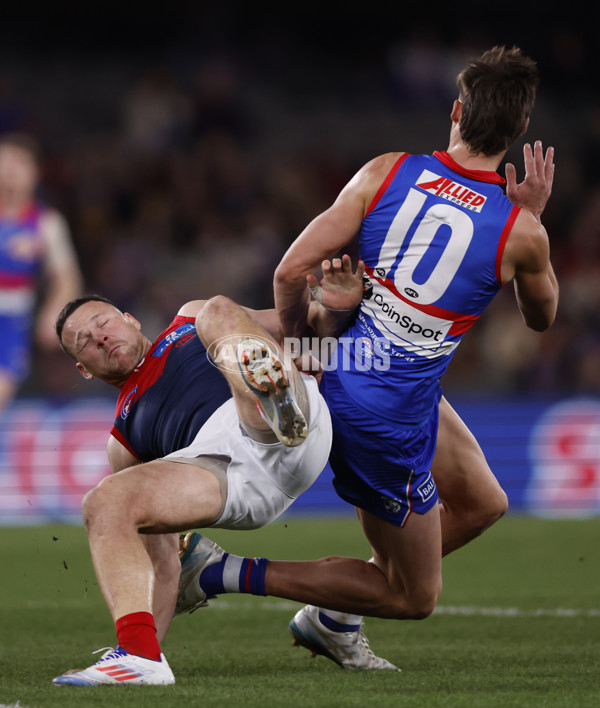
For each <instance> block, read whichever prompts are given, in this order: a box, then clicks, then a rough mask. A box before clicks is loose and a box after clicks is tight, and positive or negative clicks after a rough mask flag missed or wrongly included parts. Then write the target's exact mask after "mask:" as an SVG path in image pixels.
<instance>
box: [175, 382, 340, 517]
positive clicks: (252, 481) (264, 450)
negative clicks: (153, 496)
mask: <svg viewBox="0 0 600 708" xmlns="http://www.w3.org/2000/svg"><path fill="white" fill-rule="evenodd" d="M301 376H302V380H303V381H304V385H305V388H306V394H307V398H308V404H309V412H310V415H309V426H308V437H307V438H306V440H305V441H304V442H303V443H302V444H301V445H298V446H297V447H286V446H285V445H283V443H280V442H269V443H262V442H257V441H256V440H254V439H252V438H251V437H249V436H248V434H247V433H246V431H245V430H244V429H243V428H242V427H241V425H240V420H239V417H238V414H237V410H236V407H235V402H234V400H233V399H230V400H229V401H226V402H225V403H224V404H223V405H222V406H220V407H219V408H218V409H217V410H216V411H215V412H214V413H213V414H212V415H211V417H210V418H209V419H208V420H207V421H206V423H205V424H204V425H203V426H202V428H201V429H200V431H199V432H198V435H196V437H195V438H194V441H193V442H192V444H191V445H189V446H188V447H185V448H183V449H181V450H176V451H175V452H172V453H171V454H170V455H167V456H166V457H165V458H164V459H165V460H169V459H172V460H174V461H179V462H187V460H189V462H190V463H192V464H197V465H199V466H200V467H204V466H205V465H204V464H203V463H202V460H195V458H198V457H200V456H202V457H204V459H206V460H207V461H209V462H213V463H214V462H215V461H216V463H217V464H219V462H220V461H223V460H224V462H223V463H222V464H224V465H226V475H227V484H226V490H227V491H226V494H227V499H226V501H225V505H224V508H223V511H222V513H221V515H220V516H219V517H218V518H217V519H216V521H214V522H213V523H212V524H209V526H210V527H211V528H226V529H240V530H244V529H257V528H260V527H261V526H265V525H266V524H269V523H271V522H272V521H274V520H275V519H276V518H277V517H278V516H280V515H281V514H282V513H283V512H284V511H285V510H286V509H287V508H288V507H289V506H290V504H292V502H293V501H294V500H295V499H297V498H298V497H299V496H300V494H302V493H303V492H305V491H306V490H307V489H308V488H309V487H310V485H311V484H312V483H313V482H314V481H315V480H316V479H317V477H318V476H319V474H321V472H322V471H323V468H324V467H325V465H326V464H327V460H328V458H329V452H330V449H331V418H330V415H329V409H328V408H327V404H326V403H325V401H324V399H323V397H322V396H321V394H320V392H319V385H318V383H317V381H316V379H315V378H314V377H313V376H308V375H306V374H301ZM211 458H213V460H211ZM206 468H207V469H209V470H211V471H213V472H215V476H217V477H219V475H218V474H217V473H216V472H217V470H215V469H214V464H213V465H211V464H207V465H206Z"/></svg>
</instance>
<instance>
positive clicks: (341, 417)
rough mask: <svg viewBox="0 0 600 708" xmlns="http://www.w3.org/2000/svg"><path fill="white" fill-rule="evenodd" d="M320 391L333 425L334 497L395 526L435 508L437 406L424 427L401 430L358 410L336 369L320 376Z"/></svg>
mask: <svg viewBox="0 0 600 708" xmlns="http://www.w3.org/2000/svg"><path fill="white" fill-rule="evenodd" d="M320 388H321V393H322V394H323V396H324V398H325V400H326V401H327V405H328V406H329V411H330V413H331V420H332V424H333V443H332V447H331V455H330V458H329V462H330V464H331V468H332V470H333V475H334V479H333V485H334V487H335V490H336V492H337V493H338V495H339V496H340V497H341V498H342V499H344V500H345V501H347V502H348V503H350V504H353V505H354V506H357V507H359V508H360V509H364V510H365V511H368V512H369V513H371V514H373V515H374V516H376V517H378V518H380V519H383V520H384V521H388V522H389V523H391V524H394V525H395V526H404V524H405V523H406V520H407V519H408V517H409V515H410V514H411V512H413V511H414V512H417V513H418V514H425V513H426V512H427V511H429V510H430V509H431V508H433V507H434V506H435V505H436V504H437V503H438V491H437V487H436V485H435V481H434V479H433V476H432V474H431V464H432V462H433V456H434V454H435V447H436V442H437V429H438V418H439V413H438V407H437V405H436V406H434V409H433V411H432V415H431V417H430V418H429V419H428V420H427V422H426V423H425V424H423V425H422V426H417V427H410V426H401V425H399V424H394V422H393V421H391V422H388V421H385V420H383V419H377V418H376V417H375V416H373V414H372V413H370V412H369V411H366V410H364V409H363V408H360V407H359V406H357V405H356V404H355V403H354V401H353V400H352V398H350V396H349V395H348V394H347V392H346V390H345V388H344V387H343V385H342V384H341V383H340V380H339V378H338V377H337V374H336V372H335V371H326V372H325V373H324V374H323V378H322V380H321V387H320Z"/></svg>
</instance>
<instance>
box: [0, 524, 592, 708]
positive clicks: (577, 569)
mask: <svg viewBox="0 0 600 708" xmlns="http://www.w3.org/2000/svg"><path fill="white" fill-rule="evenodd" d="M211 536H212V537H213V538H215V540H217V541H219V542H220V543H222V544H223V545H225V546H226V547H227V549H228V550H231V551H233V552H236V553H242V554H246V553H247V554H252V555H266V556H269V557H273V558H275V557H277V558H303V557H305V558H317V557H320V556H323V555H329V554H340V555H358V556H361V557H366V556H367V554H368V548H367V546H366V543H365V541H364V539H363V538H362V535H361V532H360V528H359V526H358V523H357V522H356V521H355V520H354V519H352V518H348V519H338V520H335V519H332V520H320V519H319V520H317V519H314V520H298V519H295V518H293V517H292V518H290V519H288V520H287V521H285V522H279V523H277V524H274V525H273V526H271V527H268V528H266V529H261V530H260V531H252V532H244V533H240V532H227V531H219V532H213V533H212V534H211ZM599 540H600V519H593V520H587V521H566V520H565V521H547V520H539V519H531V518H520V517H516V516H515V517H513V516H509V517H507V518H505V519H503V520H502V521H501V522H499V523H498V524H497V525H496V526H495V527H493V528H492V529H491V530H490V531H488V532H487V533H486V534H485V535H484V536H482V537H481V538H480V539H478V540H476V541H474V542H473V543H472V544H470V545H469V546H468V547H467V548H465V549H462V550H461V551H458V552H457V553H455V554H453V555H452V556H450V557H448V558H447V559H446V560H445V564H444V591H443V595H442V597H441V599H440V603H439V608H438V611H436V613H435V614H434V615H433V616H432V617H430V618H429V619H427V620H425V621H423V622H402V623H400V622H396V621H390V620H387V621H386V620H375V619H370V620H367V623H366V631H367V634H368V636H369V638H370V641H371V645H372V647H373V648H374V650H375V651H376V652H377V653H379V654H380V655H382V656H385V657H387V658H388V659H390V660H391V661H393V662H395V663H397V664H398V665H400V666H401V667H402V669H403V671H402V673H400V674H395V673H389V672H380V673H351V672H348V671H341V670H340V669H338V668H337V667H336V666H335V665H334V664H332V663H331V662H329V661H327V660H326V659H324V658H323V657H318V658H316V659H311V658H310V655H309V653H308V652H307V651H306V650H304V649H300V648H293V647H292V646H291V640H290V638H289V635H288V634H287V623H288V621H289V619H290V618H291V616H292V615H293V614H294V611H295V610H296V608H297V607H299V605H297V604H295V603H291V602H287V601H284V600H278V599H271V598H268V599H267V598H254V597H248V596H239V595H228V596H226V597H222V598H221V599H220V600H218V601H215V602H214V603H212V606H211V607H209V608H206V609H203V610H200V611H198V612H196V613H194V614H193V615H186V616H184V617H181V618H179V619H177V620H176V622H175V623H174V624H173V627H172V629H171V632H170V634H169V636H168V637H167V640H166V641H165V643H164V650H165V653H166V654H167V656H168V659H169V663H170V664H171V667H172V668H173V670H174V672H175V675H176V678H177V683H176V684H175V685H174V686H168V687H134V686H130V687H112V686H109V687H98V688H76V687H57V686H53V685H51V683H50V680H51V679H52V677H53V676H55V675H57V674H59V673H61V672H62V671H63V670H64V669H67V668H73V667H83V666H86V665H88V664H89V663H92V662H93V661H94V660H95V659H96V658H97V657H92V656H91V654H90V652H91V651H93V650H94V649H98V648H100V647H103V646H107V645H110V644H113V643H114V631H113V628H112V623H111V621H110V617H109V614H108V611H107V610H106V608H105V606H104V603H103V601H102V598H101V596H100V593H99V590H98V586H97V584H96V581H95V577H94V573H93V570H92V567H91V562H90V560H89V554H88V550H87V544H86V539H85V534H84V531H83V529H82V528H80V527H73V526H60V525H56V526H43V527H36V528H21V529H0V561H1V565H0V568H1V573H2V581H1V584H0V707H1V706H6V705H11V706H14V705H18V706H20V708H45V707H46V706H52V707H54V706H56V707H60V708H69V707H70V706H77V707H78V708H80V707H81V706H83V707H87V706H114V705H117V706H136V708H143V707H145V706H157V707H158V706H160V707H161V708H162V707H163V706H165V707H170V706H173V707H175V706H177V707H178V708H179V707H182V706H201V707H202V708H211V707H212V706H215V708H216V707H218V708H224V707H226V706H242V707H243V708H253V707H254V706H256V707H257V708H258V707H260V708H268V707H270V706H273V707H280V706H307V707H308V706H315V707H317V706H319V707H321V706H340V707H345V706H361V707H362V706H424V707H426V708H434V707H437V706H448V707H450V708H461V707H462V706H465V707H467V706H468V707H469V708H479V707H480V706H482V707H485V706H499V707H502V708H504V707H510V706H518V707H519V708H520V707H521V706H531V707H532V708H533V707H535V708H538V707H540V706H561V707H563V706H564V707H565V708H567V707H568V708H580V707H586V706H600V543H599Z"/></svg>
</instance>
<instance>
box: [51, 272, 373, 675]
mask: <svg viewBox="0 0 600 708" xmlns="http://www.w3.org/2000/svg"><path fill="white" fill-rule="evenodd" d="M324 269H325V277H324V288H325V290H324V298H323V304H324V306H321V305H320V304H318V303H314V305H315V307H312V309H311V317H310V318H309V325H310V327H311V328H312V330H313V331H314V332H315V333H316V334H317V335H319V334H335V333H337V331H338V328H339V327H340V326H341V325H342V323H343V322H345V321H347V320H348V318H349V312H350V311H352V310H353V309H354V307H355V306H356V303H358V302H359V301H360V298H361V295H362V278H363V269H362V265H359V267H358V268H357V270H356V272H354V271H353V270H352V267H351V264H350V261H349V259H345V260H344V261H343V263H342V262H340V263H339V264H337V265H330V264H324ZM348 298H349V300H350V302H351V304H352V307H351V308H350V307H343V305H344V302H345V301H346V299H348ZM56 333H57V335H58V338H59V341H60V343H61V345H62V347H63V349H64V350H65V351H66V352H67V353H68V354H70V355H71V356H72V357H73V358H74V359H75V361H76V366H77V369H78V370H79V372H80V373H81V375H82V376H83V377H84V378H85V379H92V378H95V377H96V378H99V379H100V380H102V381H105V382H106V383H109V384H111V385H113V386H115V387H116V388H117V389H119V392H120V395H119V399H118V401H117V406H116V411H115V422H114V425H113V428H112V430H111V436H110V439H109V443H108V457H109V462H110V466H111V469H112V471H113V472H118V474H113V475H111V476H109V477H108V478H106V479H104V480H102V482H101V483H100V484H99V485H98V486H97V487H95V488H94V489H93V490H91V491H90V492H89V493H88V494H87V495H86V497H85V498H84V500H83V505H82V508H83V517H84V521H85V524H86V528H87V532H88V537H89V543H90V550H91V554H92V558H93V562H94V567H95V569H96V575H97V578H98V582H99V585H100V587H101V589H102V592H103V594H104V597H105V599H106V601H107V604H108V606H109V608H110V611H111V613H112V616H113V619H114V621H115V628H116V633H117V642H118V644H117V647H116V649H114V650H110V651H108V652H106V654H105V655H103V656H102V657H101V659H100V660H99V661H98V662H96V663H95V664H93V665H92V666H90V667H88V668H87V669H84V670H82V671H74V672H73V671H70V672H67V673H65V674H63V675H61V676H58V677H57V678H55V679H54V683H55V684H57V685H79V686H93V685H96V684H100V683H113V684H121V685H125V684H134V685H136V684H171V683H173V682H174V680H175V679H174V676H173V673H172V671H171V669H170V667H169V665H168V663H167V660H166V659H165V657H164V655H163V654H162V652H161V648H160V642H161V641H162V638H163V637H164V635H165V634H166V631H167V628H168V626H169V624H170V622H171V619H172V618H173V615H174V611H175V603H176V600H177V588H178V582H179V576H180V572H181V565H180V562H179V557H178V552H179V542H178V536H177V534H176V533H173V532H176V531H183V530H187V529H189V528H196V527H207V526H208V527H211V526H212V527H224V528H229V529H253V528H258V527H260V526H263V525H265V524H267V523H270V522H271V521H273V520H274V519H275V518H277V517H278V516H279V515H280V514H282V513H283V511H285V509H286V508H287V507H288V506H289V505H290V504H291V503H292V502H293V501H294V499H296V498H297V497H298V496H299V495H300V494H302V492H304V491H305V490H306V489H307V488H308V487H309V486H310V485H311V484H312V483H313V482H314V480H315V479H316V478H317V477H318V475H319V474H320V473H321V471H322V470H323V468H324V467H325V465H326V463H327V458H328V455H329V450H330V447H331V421H330V417H329V412H328V410H327V406H326V405H325V402H324V400H323V398H322V396H321V395H320V393H319V390H318V383H317V380H316V378H315V377H313V376H310V375H307V374H304V373H301V372H299V371H298V370H297V369H296V366H295V364H294V363H293V361H291V358H290V357H288V356H287V354H286V352H285V350H284V349H282V347H281V345H280V344H279V342H278V341H277V338H278V335H279V320H278V317H277V315H276V313H275V311H274V310H270V311H259V312H257V311H249V310H246V309H244V308H242V307H240V306H238V305H237V304H235V303H234V302H232V301H231V300H229V299H228V298H225V297H215V298H212V299H210V300H208V301H192V302H188V303H186V304H185V305H184V306H183V307H182V308H181V309H180V310H179V312H178V313H177V316H176V317H175V319H174V320H173V322H172V323H171V324H170V325H169V326H168V327H167V328H166V329H165V330H164V331H163V332H162V333H161V334H160V335H159V336H158V337H157V339H156V340H155V341H154V342H151V341H150V340H149V339H148V338H147V337H146V336H145V335H144V334H143V332H142V328H141V324H140V322H139V321H138V320H136V319H135V318H134V317H133V316H132V315H130V314H128V313H123V312H121V311H120V310H119V309H117V308H116V307H115V306H114V305H113V304H112V303H111V302H110V301H108V300H106V299H104V298H102V297H99V296H84V297H81V298H78V299H76V300H73V301H71V302H69V303H68V304H67V305H66V306H65V307H64V308H63V310H62V312H61V314H60V315H59V318H58V320H57V323H56ZM203 541H204V543H206V540H205V539H203ZM195 545H196V544H194V548H195ZM199 550H200V549H196V557H197V553H198V551H199ZM265 569H266V561H265V560H264V559H254V560H253V561H252V562H242V563H240V565H239V566H238V567H237V568H236V569H235V571H232V570H231V564H230V567H229V569H228V577H232V576H233V573H234V572H235V573H237V577H238V583H239V584H241V585H243V586H244V587H245V588H247V590H248V591H251V592H253V593H255V594H264V575H265Z"/></svg>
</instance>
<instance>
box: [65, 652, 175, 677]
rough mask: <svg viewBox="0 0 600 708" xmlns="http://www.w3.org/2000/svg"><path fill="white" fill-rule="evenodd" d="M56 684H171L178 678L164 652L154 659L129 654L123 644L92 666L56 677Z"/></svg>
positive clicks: (105, 653)
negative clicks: (156, 659) (157, 659)
mask: <svg viewBox="0 0 600 708" xmlns="http://www.w3.org/2000/svg"><path fill="white" fill-rule="evenodd" d="M99 651H103V649H99ZM94 653H95V654H97V653H98V652H94ZM52 683H53V684H55V685H56V686H99V685H101V684H119V685H121V686H126V685H129V686H142V685H152V686H168V685H170V684H172V683H175V677H174V676H173V672H172V671H171V669H170V667H169V664H168V663H167V660H166V659H165V655H164V654H161V655H160V661H153V660H152V659H144V657H142V656H136V655H135V654H129V653H128V652H126V651H125V649H121V647H117V648H116V649H113V648H112V647H110V648H108V650H107V651H105V652H104V654H103V655H102V657H101V658H100V660H99V661H97V662H96V663H95V664H92V666H88V668H87V669H82V670H81V671H70V672H69V671H67V672H66V673H64V674H63V675H62V676H57V677H56V678H55V679H52Z"/></svg>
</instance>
